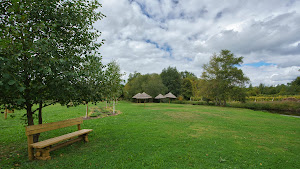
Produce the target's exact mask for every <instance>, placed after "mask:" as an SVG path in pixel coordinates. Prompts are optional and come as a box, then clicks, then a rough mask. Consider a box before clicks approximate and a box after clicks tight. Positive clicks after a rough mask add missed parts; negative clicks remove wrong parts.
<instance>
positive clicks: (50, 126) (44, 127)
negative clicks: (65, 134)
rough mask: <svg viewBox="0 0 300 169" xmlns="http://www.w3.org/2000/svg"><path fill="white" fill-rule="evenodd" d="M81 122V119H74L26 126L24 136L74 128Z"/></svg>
mask: <svg viewBox="0 0 300 169" xmlns="http://www.w3.org/2000/svg"><path fill="white" fill-rule="evenodd" d="M82 122H83V119H82V118H75V119H69V120H64V121H58V122H53V123H45V124H38V125H32V126H26V135H27V136H28V135H32V134H37V133H42V132H45V131H50V130H55V129H59V128H64V127H69V126H74V125H76V124H81V123H82Z"/></svg>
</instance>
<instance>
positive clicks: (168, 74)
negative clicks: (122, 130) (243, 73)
mask: <svg viewBox="0 0 300 169" xmlns="http://www.w3.org/2000/svg"><path fill="white" fill-rule="evenodd" d="M204 85H205V81H204V80H203V79H201V78H197V76H196V75H195V74H194V73H192V72H188V71H183V72H179V71H178V70H177V69H176V67H168V68H165V69H163V70H162V72H161V73H160V74H156V73H153V74H145V75H142V74H141V73H138V72H134V73H133V74H129V78H128V81H127V83H126V85H125V86H124V89H123V93H124V97H125V99H131V98H132V96H134V95H135V94H136V93H141V92H146V93H148V94H149V95H151V96H152V97H155V96H157V95H158V94H160V93H161V94H166V93H168V92H172V93H173V94H175V95H176V96H177V97H178V99H179V100H195V101H198V100H204V101H207V98H206V97H204V93H205V92H204V90H206V89H205V87H203V86H204ZM244 90H245V91H246V96H248V97H250V98H251V97H252V96H265V95H268V96H287V95H299V94H300V76H299V77H297V78H296V79H295V80H293V81H292V82H291V83H288V84H281V85H277V86H267V85H264V84H260V85H259V86H252V85H251V84H250V85H249V86H248V87H245V88H244Z"/></svg>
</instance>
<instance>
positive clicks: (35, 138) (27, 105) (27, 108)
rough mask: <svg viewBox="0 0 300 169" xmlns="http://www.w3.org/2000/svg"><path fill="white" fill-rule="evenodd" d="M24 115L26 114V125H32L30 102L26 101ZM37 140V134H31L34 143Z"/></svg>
mask: <svg viewBox="0 0 300 169" xmlns="http://www.w3.org/2000/svg"><path fill="white" fill-rule="evenodd" d="M26 115H27V123H28V126H32V125H34V122H33V116H32V115H33V113H32V104H31V103H26ZM38 141H39V134H34V135H33V143H36V142H38Z"/></svg>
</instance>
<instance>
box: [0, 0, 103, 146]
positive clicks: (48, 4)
mask: <svg viewBox="0 0 300 169" xmlns="http://www.w3.org/2000/svg"><path fill="white" fill-rule="evenodd" d="M100 6H101V4H99V3H98V2H97V1H88V0H69V1H62V0H51V1H50V0H36V1H32V0H23V1H22V2H20V1H12V0H5V1H3V2H2V3H1V4H0V12H1V14H0V29H1V32H0V104H1V105H10V106H12V107H14V108H19V109H26V116H27V123H28V125H34V121H33V113H34V112H35V111H37V110H39V111H40V112H41V109H42V107H45V106H47V105H49V104H52V103H56V102H60V103H62V104H66V103H68V102H69V101H73V102H74V103H78V104H80V103H82V102H81V101H82V100H86V99H88V98H84V97H85V96H78V94H77V93H78V92H79V91H80V90H78V88H77V87H78V86H87V85H88V84H86V83H85V82H84V80H83V79H86V82H88V80H87V79H88V78H90V75H89V74H86V72H85V71H83V69H86V68H87V67H88V66H89V65H88V64H85V63H86V62H90V61H92V60H93V61H94V62H97V64H100V65H101V60H100V59H97V55H98V54H99V53H97V52H95V51H97V49H98V48H99V47H100V46H101V45H102V42H101V43H96V42H95V41H96V39H97V38H98V37H99V36H100V35H101V33H100V32H99V31H97V30H95V29H94V28H93V23H94V22H95V21H97V20H99V19H101V18H102V17H103V16H104V15H103V14H102V13H101V12H97V11H96V9H97V8H98V7H100ZM83 72H85V73H83ZM80 83H81V84H80ZM80 89H83V90H85V89H86V88H84V87H81V88H80ZM49 101H50V103H47V102H49ZM34 104H39V105H40V106H39V108H38V109H36V110H33V105H34ZM35 141H37V139H35Z"/></svg>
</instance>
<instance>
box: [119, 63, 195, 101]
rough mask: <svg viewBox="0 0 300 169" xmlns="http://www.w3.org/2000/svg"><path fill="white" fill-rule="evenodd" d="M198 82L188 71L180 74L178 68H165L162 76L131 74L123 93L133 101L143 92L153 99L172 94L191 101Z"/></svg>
mask: <svg viewBox="0 0 300 169" xmlns="http://www.w3.org/2000/svg"><path fill="white" fill-rule="evenodd" d="M197 81H198V78H197V77H196V75H195V74H193V73H191V72H188V71H184V72H179V71H178V70H177V69H176V67H168V68H165V69H163V70H162V72H161V73H160V74H157V73H153V74H145V75H142V74H141V73H138V72H134V73H133V74H129V78H128V81H127V83H126V85H125V86H124V90H123V93H124V97H125V99H131V98H132V96H134V95H135V94H137V93H142V92H146V93H147V94H149V95H151V96H152V97H155V96H157V95H158V94H166V93H168V92H172V93H173V94H174V95H176V96H177V97H179V99H190V97H192V96H193V95H194V94H193V88H195V87H194V85H195V82H197ZM195 91H196V90H195Z"/></svg>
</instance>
